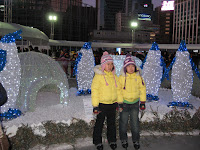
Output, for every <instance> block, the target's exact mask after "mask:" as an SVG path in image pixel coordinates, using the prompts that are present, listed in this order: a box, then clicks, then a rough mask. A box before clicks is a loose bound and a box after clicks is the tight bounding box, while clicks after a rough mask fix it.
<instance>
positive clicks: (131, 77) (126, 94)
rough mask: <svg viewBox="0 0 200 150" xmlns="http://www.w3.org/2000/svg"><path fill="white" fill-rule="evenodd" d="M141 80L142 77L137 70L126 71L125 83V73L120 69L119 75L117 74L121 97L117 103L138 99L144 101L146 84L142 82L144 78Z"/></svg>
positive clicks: (131, 101) (132, 101) (134, 101)
mask: <svg viewBox="0 0 200 150" xmlns="http://www.w3.org/2000/svg"><path fill="white" fill-rule="evenodd" d="M142 80H143V79H142V77H141V76H140V75H139V72H135V73H133V74H129V73H126V83H125V73H124V72H122V71H121V75H120V76H119V82H120V88H121V91H122V92H121V93H122V95H123V98H122V99H119V101H118V103H122V102H124V101H126V102H127V103H136V102H138V100H140V101H141V102H145V101H146V85H145V83H144V80H143V81H142ZM142 82H143V83H142ZM143 84H144V85H143ZM124 86H125V89H124Z"/></svg>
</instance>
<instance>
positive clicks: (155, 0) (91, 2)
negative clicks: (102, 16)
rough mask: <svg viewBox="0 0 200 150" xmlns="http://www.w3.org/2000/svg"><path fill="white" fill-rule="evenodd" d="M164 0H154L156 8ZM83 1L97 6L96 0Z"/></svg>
mask: <svg viewBox="0 0 200 150" xmlns="http://www.w3.org/2000/svg"><path fill="white" fill-rule="evenodd" d="M162 1H163V0H152V3H153V4H154V8H155V7H158V6H161V3H162ZM82 2H83V3H86V4H89V5H92V6H94V7H95V6H96V0H82Z"/></svg>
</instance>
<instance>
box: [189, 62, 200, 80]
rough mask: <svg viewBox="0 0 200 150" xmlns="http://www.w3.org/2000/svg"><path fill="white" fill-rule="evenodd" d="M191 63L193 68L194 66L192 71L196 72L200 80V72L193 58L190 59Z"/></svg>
mask: <svg viewBox="0 0 200 150" xmlns="http://www.w3.org/2000/svg"><path fill="white" fill-rule="evenodd" d="M190 63H191V66H192V70H194V71H195V73H196V74H197V77H198V78H199V79H200V73H199V70H198V68H197V66H196V65H195V63H194V62H193V60H192V58H190Z"/></svg>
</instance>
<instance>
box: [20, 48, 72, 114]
mask: <svg viewBox="0 0 200 150" xmlns="http://www.w3.org/2000/svg"><path fill="white" fill-rule="evenodd" d="M19 59H20V64H21V81H20V83H21V85H20V91H19V94H18V99H17V104H16V105H17V107H18V108H19V109H20V110H21V111H22V112H24V111H33V110H34V109H35V106H36V102H35V101H36V97H37V93H38V91H39V90H40V89H41V88H42V87H43V86H45V85H49V84H54V85H57V87H58V88H59V89H60V103H61V104H67V101H68V95H69V93H68V90H69V85H68V79H67V76H66V74H65V72H64V71H63V70H62V68H61V67H60V65H59V63H58V62H56V61H54V60H53V59H52V58H51V57H49V56H47V55H45V54H42V53H37V52H25V53H19Z"/></svg>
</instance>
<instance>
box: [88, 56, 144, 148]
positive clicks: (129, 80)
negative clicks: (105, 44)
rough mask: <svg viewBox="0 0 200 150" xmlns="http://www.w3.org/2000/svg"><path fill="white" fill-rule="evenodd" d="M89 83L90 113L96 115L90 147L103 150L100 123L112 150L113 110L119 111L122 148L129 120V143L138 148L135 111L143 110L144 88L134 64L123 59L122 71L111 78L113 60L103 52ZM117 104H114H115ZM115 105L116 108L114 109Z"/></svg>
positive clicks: (137, 125)
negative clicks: (91, 111)
mask: <svg viewBox="0 0 200 150" xmlns="http://www.w3.org/2000/svg"><path fill="white" fill-rule="evenodd" d="M94 71H95V76H94V78H93V81H92V87H91V89H92V105H93V107H94V109H93V113H94V114H97V119H96V123H95V126H94V131H93V143H94V144H95V146H96V148H97V150H103V144H102V129H103V124H104V120H105V118H106V122H107V139H108V143H109V145H110V147H111V149H116V148H117V144H116V125H115V118H116V108H117V107H119V111H120V120H119V133H120V140H121V143H122V147H124V148H127V147H128V137H127V126H128V118H129V117H130V125H131V133H132V141H133V144H134V147H135V149H139V148H140V144H139V140H140V134H139V117H138V114H139V108H140V109H142V110H144V109H145V101H146V87H145V84H144V81H143V79H142V77H141V76H140V74H139V70H138V68H137V67H136V64H135V61H134V60H133V59H132V57H131V55H127V56H126V59H125V61H124V66H123V71H122V72H121V75H120V77H119V78H118V77H117V76H116V75H115V67H114V65H113V59H112V57H111V56H110V55H109V54H108V52H104V53H103V56H102V57H101V65H98V66H96V67H95V68H94ZM117 103H118V104H117ZM117 105H118V106H117Z"/></svg>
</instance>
